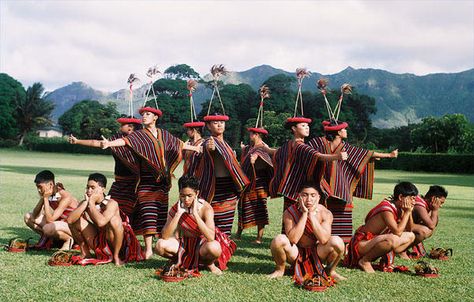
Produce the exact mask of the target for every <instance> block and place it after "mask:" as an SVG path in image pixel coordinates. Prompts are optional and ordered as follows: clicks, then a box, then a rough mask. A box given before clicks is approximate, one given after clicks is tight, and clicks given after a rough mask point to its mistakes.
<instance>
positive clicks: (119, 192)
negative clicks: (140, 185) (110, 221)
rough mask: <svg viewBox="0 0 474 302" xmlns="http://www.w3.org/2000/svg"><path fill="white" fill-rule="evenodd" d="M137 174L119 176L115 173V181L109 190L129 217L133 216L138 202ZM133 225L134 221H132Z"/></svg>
mask: <svg viewBox="0 0 474 302" xmlns="http://www.w3.org/2000/svg"><path fill="white" fill-rule="evenodd" d="M136 188H137V176H135V175H132V176H119V175H115V181H114V182H113V183H112V186H111V187H110V190H109V195H110V197H111V198H112V199H113V200H115V201H117V203H118V205H119V208H120V210H121V211H122V212H124V213H125V215H127V216H128V217H129V218H131V217H132V214H133V211H134V209H135V205H136V203H137V193H136V192H135V190H136ZM132 225H133V223H132Z"/></svg>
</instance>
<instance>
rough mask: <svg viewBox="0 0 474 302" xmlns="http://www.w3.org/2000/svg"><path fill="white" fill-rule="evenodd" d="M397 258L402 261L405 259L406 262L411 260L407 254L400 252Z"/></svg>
mask: <svg viewBox="0 0 474 302" xmlns="http://www.w3.org/2000/svg"><path fill="white" fill-rule="evenodd" d="M398 256H399V257H400V258H402V259H406V260H410V259H411V258H410V257H408V254H407V252H401V253H400V254H398Z"/></svg>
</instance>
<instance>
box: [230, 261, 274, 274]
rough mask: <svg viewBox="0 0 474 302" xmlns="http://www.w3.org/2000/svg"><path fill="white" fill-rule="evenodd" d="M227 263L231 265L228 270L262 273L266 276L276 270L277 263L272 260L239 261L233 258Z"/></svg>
mask: <svg viewBox="0 0 474 302" xmlns="http://www.w3.org/2000/svg"><path fill="white" fill-rule="evenodd" d="M227 265H228V267H229V268H228V271H229V272H233V273H246V274H261V275H262V276H265V275H268V274H271V273H272V272H273V271H274V270H275V265H274V264H273V263H271V262H268V263H266V262H261V261H258V262H257V261H253V262H237V261H232V259H231V260H230V262H229V263H228V264H227Z"/></svg>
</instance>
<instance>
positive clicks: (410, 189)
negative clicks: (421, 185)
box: [393, 181, 418, 200]
mask: <svg viewBox="0 0 474 302" xmlns="http://www.w3.org/2000/svg"><path fill="white" fill-rule="evenodd" d="M399 195H402V196H403V197H405V196H417V195H418V189H417V188H416V186H415V185H414V184H412V183H411V182H408V181H402V182H400V183H398V184H397V185H396V186H395V188H394V189H393V199H394V200H397V199H398V196H399Z"/></svg>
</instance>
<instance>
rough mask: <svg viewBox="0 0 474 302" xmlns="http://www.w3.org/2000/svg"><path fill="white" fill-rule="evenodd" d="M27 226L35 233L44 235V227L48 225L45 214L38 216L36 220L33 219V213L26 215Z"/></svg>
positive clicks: (24, 218)
mask: <svg viewBox="0 0 474 302" xmlns="http://www.w3.org/2000/svg"><path fill="white" fill-rule="evenodd" d="M23 220H24V221H25V224H26V225H27V226H28V227H29V228H30V229H32V230H33V231H35V232H36V233H38V234H40V235H43V226H44V225H45V224H46V219H45V218H44V216H43V214H40V215H38V217H36V218H35V219H34V218H33V217H31V213H26V214H25V216H24V217H23Z"/></svg>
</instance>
